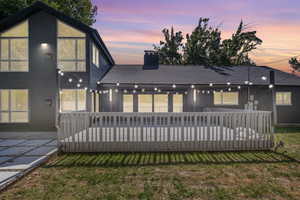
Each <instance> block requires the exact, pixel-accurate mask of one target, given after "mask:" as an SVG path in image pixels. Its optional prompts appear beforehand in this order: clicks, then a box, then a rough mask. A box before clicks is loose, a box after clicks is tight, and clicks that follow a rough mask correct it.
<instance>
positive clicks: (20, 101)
mask: <svg viewBox="0 0 300 200" xmlns="http://www.w3.org/2000/svg"><path fill="white" fill-rule="evenodd" d="M28 121H29V119H28V90H23V89H21V90H19V89H18V90H17V89H16V90H15V89H13V90H6V89H5V90H0V123H26V122H28Z"/></svg>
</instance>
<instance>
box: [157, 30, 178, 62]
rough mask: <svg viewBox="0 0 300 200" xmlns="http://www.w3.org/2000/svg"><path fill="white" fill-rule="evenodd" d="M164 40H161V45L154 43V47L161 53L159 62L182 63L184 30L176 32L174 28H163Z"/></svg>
mask: <svg viewBox="0 0 300 200" xmlns="http://www.w3.org/2000/svg"><path fill="white" fill-rule="evenodd" d="M162 33H163V35H164V41H160V43H159V46H156V45H154V49H155V50H156V51H157V52H158V54H159V63H160V64H166V65H176V64H181V63H182V55H181V53H180V50H181V48H182V45H183V43H182V41H183V36H182V32H181V31H179V32H176V33H174V28H173V27H171V30H169V29H163V30H162Z"/></svg>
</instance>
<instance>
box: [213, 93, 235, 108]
mask: <svg viewBox="0 0 300 200" xmlns="http://www.w3.org/2000/svg"><path fill="white" fill-rule="evenodd" d="M214 104H215V105H238V104H239V93H238V92H215V93H214Z"/></svg>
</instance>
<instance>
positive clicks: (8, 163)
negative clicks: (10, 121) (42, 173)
mask: <svg viewBox="0 0 300 200" xmlns="http://www.w3.org/2000/svg"><path fill="white" fill-rule="evenodd" d="M0 138H1V139H0V190H1V189H3V188H4V187H6V186H7V185H8V184H10V183H12V182H14V181H15V180H17V179H18V178H20V177H22V176H24V175H25V174H26V173H28V172H29V171H31V170H32V169H34V168H35V167H37V166H39V165H40V164H42V163H43V162H45V161H46V160H47V159H48V157H49V156H50V155H51V154H53V153H55V152H56V151H57V142H56V140H55V139H54V137H53V134H49V135H48V136H46V135H42V136H41V135H39V134H36V133H32V134H30V133H28V134H25V133H24V132H23V133H3V132H2V133H1V132H0ZM39 138H41V139H39Z"/></svg>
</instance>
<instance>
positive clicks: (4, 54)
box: [0, 21, 28, 72]
mask: <svg viewBox="0 0 300 200" xmlns="http://www.w3.org/2000/svg"><path fill="white" fill-rule="evenodd" d="M0 72H28V21H25V22H22V23H20V24H18V25H16V26H14V27H12V28H10V29H9V30H7V31H5V32H3V33H0Z"/></svg>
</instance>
